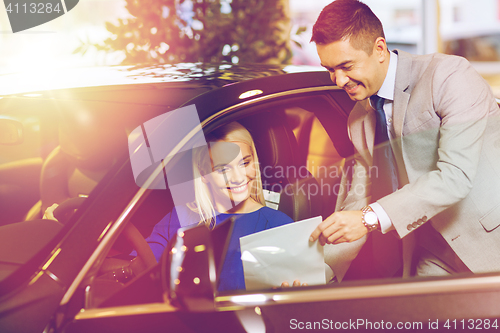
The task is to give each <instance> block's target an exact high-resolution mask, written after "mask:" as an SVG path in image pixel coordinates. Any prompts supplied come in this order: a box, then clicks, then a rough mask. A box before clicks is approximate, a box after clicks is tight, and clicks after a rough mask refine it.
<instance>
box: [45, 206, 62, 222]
mask: <svg viewBox="0 0 500 333" xmlns="http://www.w3.org/2000/svg"><path fill="white" fill-rule="evenodd" d="M57 207H59V205H58V204H53V205H52V206H50V207H48V208H47V209H46V210H45V213H43V219H46V220H56V221H57V219H56V218H55V217H54V210H56V208H57Z"/></svg>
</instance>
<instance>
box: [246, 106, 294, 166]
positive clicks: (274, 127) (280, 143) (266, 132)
mask: <svg viewBox="0 0 500 333" xmlns="http://www.w3.org/2000/svg"><path fill="white" fill-rule="evenodd" d="M241 123H242V125H243V126H245V127H246V128H247V129H248V130H249V131H250V133H251V134H252V137H253V139H254V142H255V147H256V149H257V153H258V155H259V162H260V165H261V168H263V167H271V168H273V169H276V168H283V170H286V168H287V167H289V166H297V163H298V160H299V159H298V144H297V140H296V139H295V136H294V134H293V131H292V129H291V128H290V126H289V125H288V123H287V121H286V116H285V113H284V111H283V112H274V111H273V112H264V113H259V114H257V115H255V116H251V117H248V118H246V119H244V120H242V121H241Z"/></svg>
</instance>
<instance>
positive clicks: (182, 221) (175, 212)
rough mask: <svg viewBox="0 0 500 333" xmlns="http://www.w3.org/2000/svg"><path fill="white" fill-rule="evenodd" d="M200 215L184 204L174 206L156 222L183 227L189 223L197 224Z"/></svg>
mask: <svg viewBox="0 0 500 333" xmlns="http://www.w3.org/2000/svg"><path fill="white" fill-rule="evenodd" d="M199 220H200V216H199V215H198V214H197V213H195V212H193V211H192V210H191V209H189V208H188V207H186V206H175V207H174V208H173V209H172V210H171V211H170V212H169V213H167V215H165V216H164V217H163V218H162V219H161V221H160V222H159V223H158V224H166V223H169V224H174V225H177V224H178V225H179V227H185V226H188V225H191V224H197V223H198V222H199Z"/></svg>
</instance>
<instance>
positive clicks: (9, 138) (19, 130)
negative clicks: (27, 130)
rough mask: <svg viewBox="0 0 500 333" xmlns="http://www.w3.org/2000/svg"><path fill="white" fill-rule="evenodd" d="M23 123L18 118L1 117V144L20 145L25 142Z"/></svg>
mask: <svg viewBox="0 0 500 333" xmlns="http://www.w3.org/2000/svg"><path fill="white" fill-rule="evenodd" d="M23 141H24V137H23V124H22V123H20V122H19V121H17V120H12V119H0V144H2V145H8V146H12V145H18V144H21V143H23Z"/></svg>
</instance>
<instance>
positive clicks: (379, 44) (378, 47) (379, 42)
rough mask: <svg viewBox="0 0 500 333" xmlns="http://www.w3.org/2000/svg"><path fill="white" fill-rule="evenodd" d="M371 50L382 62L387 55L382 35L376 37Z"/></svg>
mask: <svg viewBox="0 0 500 333" xmlns="http://www.w3.org/2000/svg"><path fill="white" fill-rule="evenodd" d="M373 52H375V53H376V54H377V56H378V59H379V61H380V62H384V61H385V59H386V58H387V57H388V56H389V52H388V50H387V43H386V42H385V38H384V37H378V38H377V39H376V40H375V44H374V45H373Z"/></svg>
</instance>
